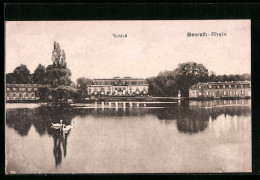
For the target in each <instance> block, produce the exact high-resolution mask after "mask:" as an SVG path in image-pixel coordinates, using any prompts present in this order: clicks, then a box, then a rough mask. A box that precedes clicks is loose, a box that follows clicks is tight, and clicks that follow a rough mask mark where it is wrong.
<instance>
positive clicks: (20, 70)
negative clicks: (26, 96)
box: [13, 64, 30, 84]
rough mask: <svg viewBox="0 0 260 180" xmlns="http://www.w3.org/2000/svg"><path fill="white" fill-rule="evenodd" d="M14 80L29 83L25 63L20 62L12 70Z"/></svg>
mask: <svg viewBox="0 0 260 180" xmlns="http://www.w3.org/2000/svg"><path fill="white" fill-rule="evenodd" d="M13 78H14V82H15V83H17V84H28V83H30V71H29V69H28V68H27V66H26V65H24V64H21V65H20V66H18V67H16V68H15V69H14V71H13Z"/></svg>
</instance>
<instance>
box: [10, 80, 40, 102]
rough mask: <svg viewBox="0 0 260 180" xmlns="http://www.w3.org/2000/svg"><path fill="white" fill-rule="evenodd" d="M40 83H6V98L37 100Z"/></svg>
mask: <svg viewBox="0 0 260 180" xmlns="http://www.w3.org/2000/svg"><path fill="white" fill-rule="evenodd" d="M39 87H42V85H40V84H6V100H37V99H39V97H38V93H37V92H38V88H39Z"/></svg>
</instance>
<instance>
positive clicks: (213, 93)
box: [190, 90, 245, 97]
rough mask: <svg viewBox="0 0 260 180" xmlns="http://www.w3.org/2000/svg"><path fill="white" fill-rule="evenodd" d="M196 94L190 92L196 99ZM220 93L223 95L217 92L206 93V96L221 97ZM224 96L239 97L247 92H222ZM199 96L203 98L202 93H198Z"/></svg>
mask: <svg viewBox="0 0 260 180" xmlns="http://www.w3.org/2000/svg"><path fill="white" fill-rule="evenodd" d="M195 93H196V92H190V96H192V97H195ZM219 93H221V92H219V91H217V92H214V91H205V92H204V94H205V95H207V96H215V95H216V96H218V95H220V94H219ZM222 94H223V95H226V96H227V95H239V94H241V95H244V94H245V91H244V90H241V91H222ZM198 95H199V96H201V95H202V92H198Z"/></svg>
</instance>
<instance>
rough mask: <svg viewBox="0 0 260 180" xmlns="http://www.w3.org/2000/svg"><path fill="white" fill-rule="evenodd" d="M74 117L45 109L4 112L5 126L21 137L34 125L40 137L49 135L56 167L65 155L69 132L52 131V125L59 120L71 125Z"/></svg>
mask: <svg viewBox="0 0 260 180" xmlns="http://www.w3.org/2000/svg"><path fill="white" fill-rule="evenodd" d="M74 116H75V115H73V114H71V113H70V112H67V113H65V112H64V111H50V110H49V109H46V108H45V107H40V108H36V109H15V110H7V111H6V125H7V126H8V127H10V128H14V129H15V130H16V131H17V133H18V134H19V135H21V136H26V135H28V132H29V130H30V127H31V126H32V124H33V125H34V127H35V129H36V131H37V132H38V133H39V135H40V136H42V135H44V134H46V133H47V134H48V135H51V136H52V137H53V139H54V147H53V154H54V157H55V164H56V166H58V165H59V164H60V163H61V161H62V150H63V156H64V157H66V154H67V138H68V136H69V133H70V132H67V133H64V132H63V131H62V130H61V129H53V128H52V127H51V122H52V123H59V121H60V119H62V120H63V123H64V124H71V122H72V119H73V118H74Z"/></svg>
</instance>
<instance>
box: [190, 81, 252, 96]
mask: <svg viewBox="0 0 260 180" xmlns="http://www.w3.org/2000/svg"><path fill="white" fill-rule="evenodd" d="M189 97H190V98H200V97H212V98H225V97H240V98H244V97H251V81H225V82H199V83H197V84H194V85H193V86H191V88H190V89H189Z"/></svg>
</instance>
